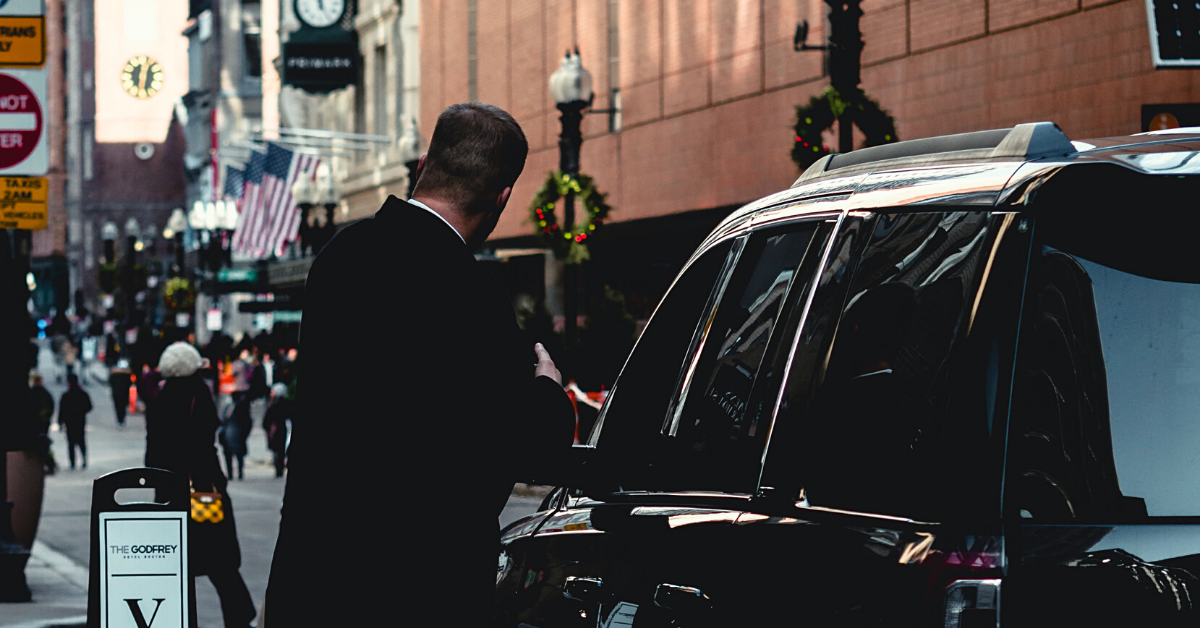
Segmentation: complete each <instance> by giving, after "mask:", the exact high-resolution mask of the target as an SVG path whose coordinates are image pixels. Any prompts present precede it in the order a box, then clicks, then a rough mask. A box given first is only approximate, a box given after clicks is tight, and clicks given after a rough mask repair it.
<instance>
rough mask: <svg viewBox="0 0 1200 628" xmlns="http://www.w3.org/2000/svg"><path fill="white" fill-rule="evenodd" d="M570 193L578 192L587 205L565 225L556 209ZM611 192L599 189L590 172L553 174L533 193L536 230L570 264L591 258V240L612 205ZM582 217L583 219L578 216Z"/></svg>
mask: <svg viewBox="0 0 1200 628" xmlns="http://www.w3.org/2000/svg"><path fill="white" fill-rule="evenodd" d="M568 193H574V194H575V196H576V197H577V198H578V199H579V200H580V202H581V203H582V205H583V208H582V211H577V212H576V216H577V219H576V220H577V221H576V223H575V224H573V225H567V226H566V228H564V227H563V226H562V225H559V224H558V216H557V214H556V212H555V210H556V205H557V204H558V200H559V199H561V198H562V197H564V196H566V195H567V194H568ZM607 196H608V195H607V194H605V193H603V192H601V191H599V190H597V189H596V183H595V181H593V180H592V178H591V177H589V176H587V175H586V174H579V175H575V176H571V175H569V174H565V173H563V172H561V171H557V170H556V171H554V172H551V173H549V175H548V176H547V177H546V182H545V183H543V184H542V188H541V189H540V190H538V191H537V194H534V195H533V202H532V203H530V205H529V217H530V219H531V220H532V221H533V225H534V229H535V233H536V234H537V235H539V236H541V237H542V239H543V240H545V241H546V243H547V244H549V245H550V248H552V249H554V252H555V253H556V254H557V255H558V256H559V257H563V258H565V261H566V263H568V264H578V263H580V262H585V261H587V260H589V259H591V255H590V254H589V253H588V249H587V240H588V238H589V237H591V235H592V232H593V231H595V230H596V227H597V226H599V225H600V224H603V222H604V219H605V218H606V217H607V216H608V212H609V210H610V209H612V208H611V207H609V205H608V203H607V202H606V201H605V198H606V197H607ZM580 216H581V217H582V218H583V220H582V222H579V221H578V217H580Z"/></svg>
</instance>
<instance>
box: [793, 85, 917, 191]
mask: <svg viewBox="0 0 1200 628" xmlns="http://www.w3.org/2000/svg"><path fill="white" fill-rule="evenodd" d="M846 111H849V113H850V121H851V122H853V123H854V126H856V127H858V130H860V131H862V133H863V135H864V136H866V138H865V139H864V140H863V143H862V146H860V147H859V148H867V147H868V146H880V145H882V144H891V143H892V142H895V141H896V120H895V119H894V118H892V116H891V115H890V114H888V112H886V111H884V110H883V109H882V108H880V106H879V103H878V102H875V101H874V100H872V99H871V98H868V97H867V95H866V94H865V93H864V92H863V91H862V90H861V89H855V90H854V92H853V93H851V94H850V97H849V98H846V99H843V98H842V96H841V94H839V93H838V91H837V90H836V89H834V88H832V87H830V88H827V89H826V90H825V91H823V92H821V93H820V94H818V95H816V96H813V97H812V98H810V99H809V100H808V104H806V105H798V106H797V107H796V142H795V144H793V145H792V161H794V162H796V165H797V166H800V170H801V171H803V170H804V169H805V168H808V167H809V166H811V165H813V164H814V163H816V162H817V160H819V159H820V158H822V157H824V156H826V155H828V154H829V153H830V152H831V151H830V150H829V149H828V148H827V147H826V146H825V142H824V141H823V140H822V139H821V133H823V132H824V131H827V130H828V129H829V128H830V127H832V126H833V123H834V121H836V120H837V119H838V118H840V117H841V115H842V113H844V112H846Z"/></svg>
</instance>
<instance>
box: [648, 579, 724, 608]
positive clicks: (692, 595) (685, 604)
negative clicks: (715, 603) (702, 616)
mask: <svg viewBox="0 0 1200 628" xmlns="http://www.w3.org/2000/svg"><path fill="white" fill-rule="evenodd" d="M654 605H655V606H661V607H662V608H665V609H669V610H673V611H677V612H680V613H688V614H691V613H698V612H707V611H710V610H712V600H710V599H709V598H708V596H707V595H705V594H704V592H703V591H701V590H700V589H697V588H696V587H685V586H681V585H678V584H667V583H665V582H664V583H663V584H660V585H658V588H656V589H655V590H654Z"/></svg>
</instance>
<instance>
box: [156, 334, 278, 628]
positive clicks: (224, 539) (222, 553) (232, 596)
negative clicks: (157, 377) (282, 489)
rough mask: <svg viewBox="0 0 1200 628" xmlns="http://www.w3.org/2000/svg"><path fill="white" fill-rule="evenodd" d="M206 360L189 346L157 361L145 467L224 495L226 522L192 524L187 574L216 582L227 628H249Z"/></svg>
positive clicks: (173, 348)
mask: <svg viewBox="0 0 1200 628" xmlns="http://www.w3.org/2000/svg"><path fill="white" fill-rule="evenodd" d="M203 362H204V360H203V358H201V357H200V352H199V351H197V350H196V348H195V347H193V346H192V345H190V344H188V343H186V342H176V343H174V344H172V345H170V346H168V347H167V348H166V350H164V351H163V353H162V357H161V358H160V359H159V361H158V370H159V372H160V373H161V374H162V376H163V378H164V381H163V385H162V391H161V392H159V394H158V398H157V399H156V400H155V403H154V404H153V405H151V406H150V407H149V408H147V411H146V466H147V467H156V468H159V469H168V470H170V471H174V472H176V473H180V474H184V475H187V476H188V478H189V480H190V481H191V485H192V489H193V490H195V491H198V492H217V493H220V494H221V498H222V505H223V507H224V512H225V518H224V520H222V521H221V522H220V523H211V522H205V523H197V522H195V521H190V520H189V521H188V545H189V548H190V550H189V552H188V554H189V560H188V571H189V572H190V574H191V575H192V576H199V575H206V576H208V579H209V580H211V581H212V583H213V586H214V587H215V588H216V589H217V594H218V595H219V596H220V597H221V611H222V613H223V614H224V616H225V628H247V627H248V626H250V625H251V622H253V621H254V617H255V615H256V614H257V611H256V610H255V608H254V600H252V599H251V598H250V591H249V590H248V589H247V588H246V583H245V581H244V580H242V576H241V574H240V573H239V572H238V569H239V568H240V567H241V563H242V555H241V549H240V548H239V547H238V540H237V529H236V527H235V526H234V521H233V504H232V502H230V500H229V493H228V492H227V490H226V485H227V482H226V479H225V474H224V473H222V471H221V463H220V462H218V460H217V448H216V445H215V444H214V443H215V441H216V433H217V427H218V426H219V425H220V421H219V420H218V419H217V406H216V404H215V403H214V402H213V396H212V391H211V390H209V388H208V384H207V383H206V382H205V381H204V379H203V378H202V377H201V376H200V375H199V371H200V367H201V366H202V365H203ZM193 599H195V596H193Z"/></svg>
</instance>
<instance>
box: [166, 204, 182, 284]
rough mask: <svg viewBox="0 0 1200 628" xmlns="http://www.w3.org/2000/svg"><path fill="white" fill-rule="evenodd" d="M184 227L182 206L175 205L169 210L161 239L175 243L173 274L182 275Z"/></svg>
mask: <svg viewBox="0 0 1200 628" xmlns="http://www.w3.org/2000/svg"><path fill="white" fill-rule="evenodd" d="M186 229H187V217H186V216H185V215H184V214H183V208H182V207H176V208H175V209H174V210H172V211H171V217H170V218H168V219H167V226H166V228H165V229H163V239H165V240H172V241H173V242H174V243H175V267H174V268H173V269H172V272H173V273H174V274H175V276H183V232H184V231H185V230H186Z"/></svg>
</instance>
